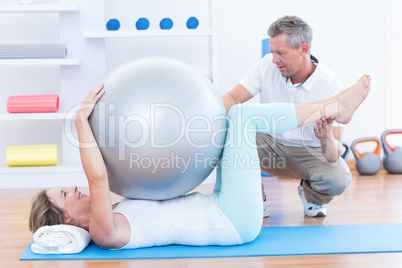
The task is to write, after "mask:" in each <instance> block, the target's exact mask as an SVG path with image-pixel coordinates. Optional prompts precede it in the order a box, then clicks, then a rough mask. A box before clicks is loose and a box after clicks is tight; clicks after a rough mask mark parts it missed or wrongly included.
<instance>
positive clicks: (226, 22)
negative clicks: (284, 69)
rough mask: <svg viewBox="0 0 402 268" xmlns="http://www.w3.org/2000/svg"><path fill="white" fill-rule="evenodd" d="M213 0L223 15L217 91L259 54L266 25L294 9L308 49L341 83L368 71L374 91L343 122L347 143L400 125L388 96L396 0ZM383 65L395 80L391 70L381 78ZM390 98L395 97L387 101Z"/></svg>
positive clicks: (392, 91) (392, 86) (394, 90)
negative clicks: (306, 31) (306, 27)
mask: <svg viewBox="0 0 402 268" xmlns="http://www.w3.org/2000/svg"><path fill="white" fill-rule="evenodd" d="M218 2H219V9H220V10H219V14H222V15H223V16H222V18H221V20H220V22H219V24H218V27H219V44H220V61H219V62H220V74H221V76H220V81H221V90H222V92H225V91H228V90H230V89H231V88H233V86H235V84H236V83H237V82H238V81H239V80H240V79H241V78H242V77H243V76H244V75H245V74H246V73H247V71H248V69H249V68H250V67H251V66H252V65H253V64H254V63H255V62H256V61H257V60H258V59H259V58H260V55H261V51H260V50H261V45H260V40H261V39H262V38H265V37H267V36H266V31H267V29H268V27H269V25H270V24H271V23H272V22H273V21H275V20H276V19H277V18H279V17H281V16H284V15H297V16H300V17H301V18H303V19H304V20H305V21H307V22H308V23H309V24H310V26H311V27H312V28H313V31H314V37H313V44H312V54H313V55H315V56H316V57H317V58H318V59H319V60H320V62H321V63H323V64H325V65H326V66H327V67H329V68H330V69H332V70H333V71H334V72H335V73H337V74H338V76H339V77H340V79H341V80H342V81H343V82H344V84H345V86H349V85H352V84H353V83H354V82H356V81H357V80H358V78H360V76H361V75H362V74H365V73H368V74H370V75H371V76H372V87H373V91H372V92H371V93H370V96H369V97H368V99H367V101H366V102H365V103H364V104H363V105H362V107H361V108H360V109H359V110H358V111H357V112H356V115H355V117H354V119H353V120H352V122H351V123H350V124H349V125H347V126H346V128H345V135H344V139H345V141H346V142H348V143H351V142H352V141H353V140H354V139H355V138H358V137H364V136H380V135H381V133H382V131H383V130H384V129H385V128H388V127H402V122H401V120H400V119H399V122H397V121H398V117H399V118H400V116H401V114H402V113H401V110H400V109H401V108H400V107H397V105H395V104H397V100H395V98H393V96H398V95H399V96H400V90H399V89H398V86H397V84H396V81H395V80H396V79H397V78H396V77H398V76H397V74H396V73H397V72H398V65H399V64H398V60H393V58H394V57H395V56H396V55H395V54H397V55H398V54H399V53H398V47H401V44H402V40H401V36H402V35H401V34H399V35H397V34H394V32H399V33H400V32H401V30H400V27H399V26H398V25H401V23H402V19H401V16H400V15H399V14H400V12H401V11H402V8H401V4H400V3H399V1H358V0H352V1H349V0H348V1H335V0H334V1H331V0H326V1H320V0H307V1H296V0H283V1H262V0H250V1H241V0H237V1H232V0H231V1H229V0H224V1H222V0H221V1H218ZM385 3H387V16H386V17H387V19H385ZM388 21H394V24H393V25H390V23H388ZM385 23H387V28H386V27H385ZM386 33H387V34H388V35H389V34H392V36H393V38H392V41H393V43H392V45H389V44H387V45H386V44H385V40H386V36H385V34H386ZM397 36H398V37H397ZM388 38H389V37H388ZM398 38H399V40H398ZM386 48H387V51H386ZM391 51H392V52H391ZM392 54H394V56H391V58H392V62H393V63H392V64H389V63H387V61H391V60H389V58H390V55H392ZM396 57H398V56H396ZM399 57H401V56H400V55H399ZM391 66H393V67H391ZM388 69H392V70H394V74H395V75H394V76H392V77H394V81H392V79H391V77H390V75H387V76H386V77H387V81H385V78H386V77H385V75H386V72H387V70H388ZM386 82H387V83H386ZM385 86H386V87H385ZM385 96H388V97H387V98H385ZM391 99H392V100H393V101H394V103H390V102H389V101H390V100H391ZM399 99H400V98H399ZM399 106H400V105H399ZM396 109H399V110H398V111H397V110H396ZM386 115H387V120H386ZM391 118H393V119H391ZM391 122H392V124H391Z"/></svg>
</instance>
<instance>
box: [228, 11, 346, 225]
mask: <svg viewBox="0 0 402 268" xmlns="http://www.w3.org/2000/svg"><path fill="white" fill-rule="evenodd" d="M268 35H269V36H270V50H271V52H272V53H271V54H267V55H266V56H265V57H263V58H262V59H261V60H260V61H259V62H258V63H257V64H256V65H255V66H254V67H253V68H252V69H251V70H250V71H249V73H248V74H247V75H246V77H244V78H243V79H242V80H241V82H240V83H239V84H238V85H237V86H236V87H235V88H233V89H232V90H231V91H230V92H228V93H226V94H225V95H223V96H222V100H223V102H224V104H225V108H226V111H229V109H230V107H232V106H233V105H234V104H236V103H242V102H245V101H247V100H249V99H251V98H252V97H253V96H255V95H257V94H258V93H261V102H262V103H268V102H289V103H305V102H313V101H318V100H321V99H324V98H328V97H330V96H333V95H335V94H336V93H339V92H340V91H341V90H342V89H343V88H344V86H343V84H342V82H341V81H340V80H339V78H338V77H337V76H336V75H335V74H334V73H333V72H332V71H330V70H329V69H327V68H326V67H325V66H323V65H322V63H319V62H318V60H317V58H315V57H314V56H312V55H311V54H310V48H311V41H312V29H311V28H310V26H309V25H308V24H307V23H306V22H305V21H303V20H302V19H300V18H298V17H296V16H285V17H282V18H280V19H278V20H277V21H275V22H274V23H273V24H272V25H271V26H270V27H269V29H268ZM334 105H336V104H334ZM332 121H333V120H325V119H322V120H320V121H317V122H316V124H310V125H308V126H307V127H303V128H298V129H295V130H292V131H289V132H286V133H284V134H280V135H267V134H262V133H257V146H258V154H259V158H260V164H261V169H262V171H264V172H265V173H268V174H271V175H274V176H281V177H291V178H300V179H301V183H300V185H299V187H298V193H299V196H300V198H301V200H302V202H303V205H304V214H305V215H306V216H309V217H324V216H326V215H327V204H328V203H329V202H330V201H331V200H332V199H333V198H334V197H335V196H337V195H340V194H342V193H343V192H344V191H345V190H346V189H347V187H348V186H349V185H350V182H351V174H350V170H349V168H348V166H347V164H346V163H345V162H344V161H343V160H339V159H340V156H341V154H342V149H343V146H342V143H341V139H342V134H343V127H342V126H340V125H332ZM338 160H339V161H338ZM262 191H263V200H264V217H268V216H269V209H268V203H267V198H266V196H265V193H264V188H262Z"/></svg>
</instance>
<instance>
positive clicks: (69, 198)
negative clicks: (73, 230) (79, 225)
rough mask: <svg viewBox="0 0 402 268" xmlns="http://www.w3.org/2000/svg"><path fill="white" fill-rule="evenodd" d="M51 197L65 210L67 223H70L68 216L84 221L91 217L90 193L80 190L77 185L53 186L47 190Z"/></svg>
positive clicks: (76, 220) (77, 220)
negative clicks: (67, 186)
mask: <svg viewBox="0 0 402 268" xmlns="http://www.w3.org/2000/svg"><path fill="white" fill-rule="evenodd" d="M47 195H48V197H49V199H50V200H51V201H52V202H53V203H54V204H55V205H57V206H58V207H59V208H61V209H62V210H63V212H64V213H65V214H66V215H65V219H64V220H65V223H69V220H68V219H67V218H66V217H70V218H71V219H73V220H74V221H75V222H82V221H83V219H86V218H88V219H89V212H90V198H89V196H88V195H86V194H83V193H81V192H80V191H78V188H77V186H74V187H71V188H53V189H50V190H48V191H47Z"/></svg>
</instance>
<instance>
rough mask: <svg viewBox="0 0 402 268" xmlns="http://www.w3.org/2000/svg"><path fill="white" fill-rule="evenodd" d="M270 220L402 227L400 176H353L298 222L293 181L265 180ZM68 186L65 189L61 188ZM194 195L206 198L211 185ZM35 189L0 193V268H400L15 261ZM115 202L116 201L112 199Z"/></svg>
mask: <svg viewBox="0 0 402 268" xmlns="http://www.w3.org/2000/svg"><path fill="white" fill-rule="evenodd" d="M263 182H264V185H265V191H266V192H267V195H268V200H269V208H270V212H271V216H270V217H269V218H268V219H265V220H264V226H302V225H340V224H382V223H401V222H402V175H389V174H386V173H385V172H383V171H381V172H380V173H379V174H377V175H374V176H359V175H358V174H355V173H354V174H353V182H352V185H351V186H350V188H349V189H348V190H347V191H346V192H345V193H344V194H343V195H342V196H340V197H338V198H335V199H334V200H333V201H332V202H331V203H330V205H329V209H328V216H327V217H325V218H308V217H304V216H303V212H302V209H303V207H302V204H301V201H300V199H299V196H298V195H297V190H296V189H297V185H298V183H299V181H298V180H293V179H285V178H280V179H278V178H272V177H271V178H270V177H264V178H263ZM65 186H69V185H65ZM197 190H198V191H200V192H203V193H209V192H210V191H211V190H212V186H211V185H201V186H200V187H199V188H197ZM36 192H37V189H24V190H0V267H12V268H14V267H40V268H45V267H69V268H70V267H74V268H81V267H96V268H101V267H342V268H345V267H402V252H401V253H381V254H345V255H343V254H339V255H337V254H335V255H308V256H272V257H248V258H204V259H163V260H112V261H19V258H20V256H21V254H22V253H23V251H24V250H25V248H26V247H27V245H28V244H29V243H30V242H31V240H32V234H31V233H30V232H29V230H28V214H29V209H30V200H31V197H32V196H33V194H34V193H36ZM113 199H114V200H116V201H117V200H118V197H117V196H114V197H113Z"/></svg>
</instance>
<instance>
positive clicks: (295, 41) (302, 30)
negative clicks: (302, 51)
mask: <svg viewBox="0 0 402 268" xmlns="http://www.w3.org/2000/svg"><path fill="white" fill-rule="evenodd" d="M283 33H285V34H288V39H287V43H288V46H290V47H291V48H293V49H298V48H299V47H300V46H301V44H303V43H307V44H308V45H309V47H310V48H311V41H312V40H313V30H312V29H311V27H310V26H309V25H308V24H307V23H306V22H305V21H304V20H302V19H301V18H299V17H297V16H284V17H282V18H279V19H277V20H276V21H275V22H274V23H272V24H271V26H269V29H268V36H270V37H275V36H277V35H280V34H283Z"/></svg>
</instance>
